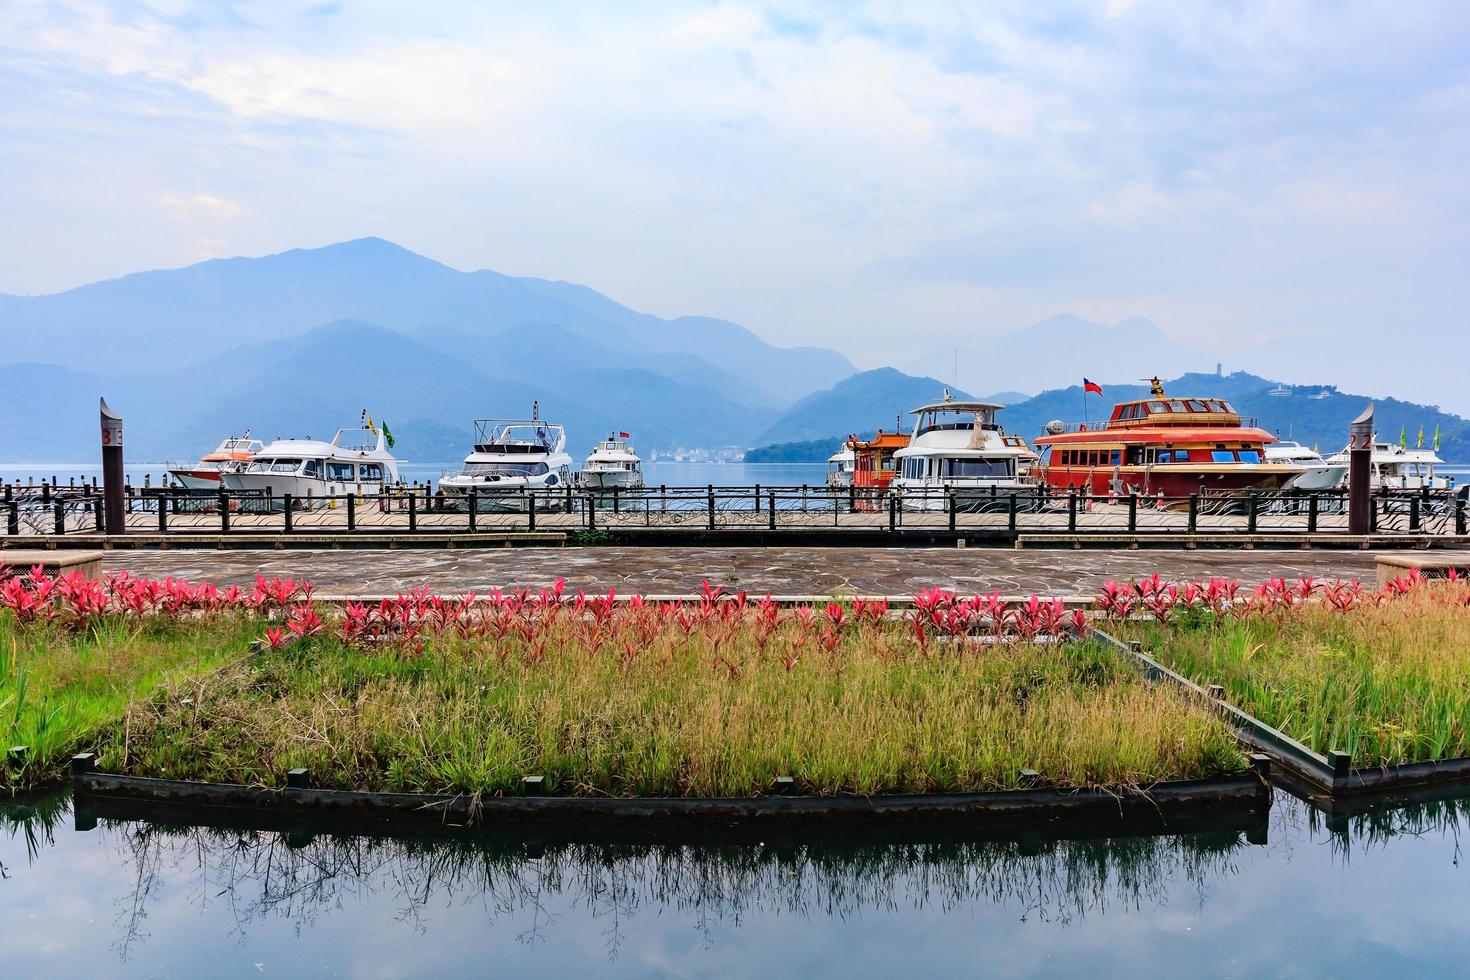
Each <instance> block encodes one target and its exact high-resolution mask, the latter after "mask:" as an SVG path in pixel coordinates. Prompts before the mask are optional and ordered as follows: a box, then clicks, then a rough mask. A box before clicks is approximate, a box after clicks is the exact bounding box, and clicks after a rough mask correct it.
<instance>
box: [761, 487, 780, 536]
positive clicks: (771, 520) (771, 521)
mask: <svg viewBox="0 0 1470 980" xmlns="http://www.w3.org/2000/svg"><path fill="white" fill-rule="evenodd" d="M770 493H771V499H770V501H769V503H770V507H769V508H767V510H766V526H767V527H768V528H770V529H771V530H772V531H774V530H776V491H774V490H772V491H771V492H770ZM757 499H759V498H757Z"/></svg>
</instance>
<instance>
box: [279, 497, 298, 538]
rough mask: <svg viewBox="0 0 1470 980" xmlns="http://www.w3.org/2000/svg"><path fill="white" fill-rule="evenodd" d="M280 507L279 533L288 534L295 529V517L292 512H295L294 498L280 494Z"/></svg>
mask: <svg viewBox="0 0 1470 980" xmlns="http://www.w3.org/2000/svg"><path fill="white" fill-rule="evenodd" d="M281 507H282V512H283V517H282V520H281V531H282V533H284V534H290V533H291V532H292V531H293V530H294V529H295V521H296V517H295V514H294V513H293V511H295V510H296V498H295V497H293V496H292V495H291V494H289V493H283V494H281Z"/></svg>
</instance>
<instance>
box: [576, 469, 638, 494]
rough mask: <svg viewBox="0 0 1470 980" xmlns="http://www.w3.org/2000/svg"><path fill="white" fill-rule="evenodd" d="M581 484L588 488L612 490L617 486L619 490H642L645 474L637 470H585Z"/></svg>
mask: <svg viewBox="0 0 1470 980" xmlns="http://www.w3.org/2000/svg"><path fill="white" fill-rule="evenodd" d="M581 484H582V487H583V488H584V489H587V490H611V489H612V488H613V487H617V488H618V489H619V490H641V489H642V488H643V474H642V473H639V472H637V471H636V470H617V471H612V472H606V473H603V472H598V471H597V470H592V471H590V472H589V471H587V470H583V471H582V475H581Z"/></svg>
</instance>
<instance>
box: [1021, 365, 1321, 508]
mask: <svg viewBox="0 0 1470 980" xmlns="http://www.w3.org/2000/svg"><path fill="white" fill-rule="evenodd" d="M1151 387H1152V390H1153V395H1152V397H1150V398H1140V399H1138V400H1137V401H1127V402H1119V403H1118V404H1116V405H1114V406H1113V415H1112V418H1110V419H1108V420H1107V421H1106V422H1095V423H1092V424H1090V425H1089V424H1086V423H1084V424H1082V425H1078V426H1075V427H1069V426H1066V425H1063V424H1062V423H1060V422H1053V423H1051V424H1050V425H1048V426H1047V434H1046V435H1044V436H1042V437H1041V438H1040V439H1037V440H1036V446H1037V449H1038V450H1039V451H1040V453H1041V462H1040V463H1039V464H1038V465H1037V466H1036V467H1034V468H1033V473H1036V474H1040V475H1041V479H1042V480H1043V481H1044V482H1045V483H1046V484H1047V485H1049V486H1051V487H1054V488H1056V489H1059V490H1062V491H1068V490H1076V491H1085V492H1091V493H1093V494H1096V495H1099V496H1106V495H1109V494H1112V495H1116V496H1124V495H1127V494H1134V493H1136V494H1140V495H1149V496H1154V495H1158V494H1161V493H1162V494H1163V495H1164V496H1166V497H1187V496H1189V495H1191V494H1195V493H1222V492H1231V491H1241V490H1249V489H1277V488H1279V487H1281V486H1282V485H1283V484H1284V483H1286V481H1287V480H1290V479H1291V478H1292V477H1294V476H1296V475H1298V474H1300V473H1302V472H1304V471H1305V467H1302V466H1295V465H1291V464H1287V463H1274V462H1272V463H1268V462H1266V459H1265V448H1266V444H1267V443H1272V442H1275V441H1276V437H1275V436H1273V435H1271V434H1270V433H1268V432H1266V431H1265V430H1264V429H1260V428H1257V427H1256V423H1255V420H1254V419H1242V418H1241V417H1240V415H1239V414H1238V413H1237V412H1236V411H1235V409H1233V408H1231V407H1230V403H1229V402H1226V401H1224V400H1222V399H1219V398H1170V397H1168V396H1167V395H1165V394H1164V386H1163V383H1162V382H1160V381H1159V379H1158V378H1154V379H1153V380H1152V382H1151Z"/></svg>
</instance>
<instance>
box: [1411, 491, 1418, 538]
mask: <svg viewBox="0 0 1470 980" xmlns="http://www.w3.org/2000/svg"><path fill="white" fill-rule="evenodd" d="M1409 530H1410V531H1417V530H1419V498H1418V497H1411V498H1409Z"/></svg>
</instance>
